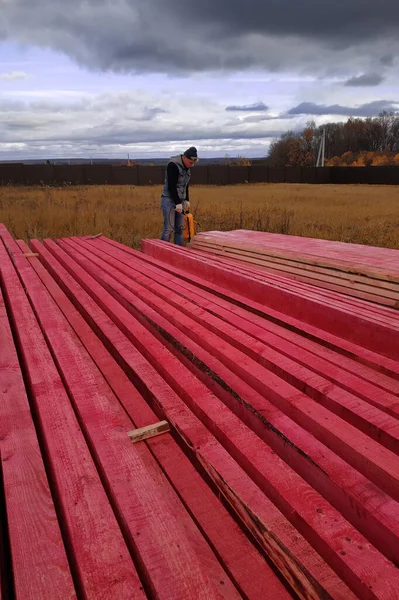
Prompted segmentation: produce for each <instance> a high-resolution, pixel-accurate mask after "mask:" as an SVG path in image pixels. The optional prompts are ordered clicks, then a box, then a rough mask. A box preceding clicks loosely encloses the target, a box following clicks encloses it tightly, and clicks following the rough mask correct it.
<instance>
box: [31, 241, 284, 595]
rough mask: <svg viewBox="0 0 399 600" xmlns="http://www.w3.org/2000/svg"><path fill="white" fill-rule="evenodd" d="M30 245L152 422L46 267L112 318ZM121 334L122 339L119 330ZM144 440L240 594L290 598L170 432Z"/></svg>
mask: <svg viewBox="0 0 399 600" xmlns="http://www.w3.org/2000/svg"><path fill="white" fill-rule="evenodd" d="M31 244H32V246H33V247H35V249H37V250H38V252H39V253H40V256H41V262H42V263H43V264H44V265H45V266H46V267H47V269H48V270H46V269H45V268H44V267H43V266H42V264H40V263H38V262H37V261H36V262H35V263H34V265H33V267H34V268H35V270H36V272H37V273H38V274H39V276H40V278H41V280H42V281H43V283H44V284H45V285H46V288H47V289H48V290H49V292H50V293H51V295H52V297H53V298H54V300H55V301H56V302H57V305H58V306H59V307H60V309H61V310H62V311H63V314H64V315H65V317H66V318H67V319H68V322H69V323H70V325H71V326H72V327H73V328H74V330H75V332H76V333H77V334H78V335H79V338H80V340H81V341H82V343H83V344H84V345H85V347H86V349H87V350H88V352H89V353H90V355H91V356H92V358H93V360H95V362H96V364H97V365H98V367H99V368H100V370H101V372H102V374H103V375H104V377H105V378H106V380H107V381H108V383H109V385H110V386H111V388H112V390H113V391H114V393H115V395H116V396H117V398H118V400H119V402H120V403H121V405H122V406H123V408H124V410H126V412H127V414H128V415H129V416H130V418H131V419H132V421H133V423H134V424H135V426H136V427H142V426H145V425H147V424H149V423H153V422H154V421H156V415H155V414H154V412H153V411H152V410H151V408H150V407H149V405H148V404H147V402H146V401H145V399H144V398H143V396H142V395H141V394H140V393H139V392H138V391H137V390H136V388H135V387H134V386H133V384H132V383H131V381H130V380H129V379H128V377H127V375H126V374H125V372H124V371H123V370H122V368H121V367H120V366H119V365H118V364H117V363H116V362H115V360H114V359H113V358H112V356H111V355H110V354H109V352H108V350H107V349H106V348H105V346H104V345H103V344H102V342H101V341H100V340H99V338H98V337H97V336H96V335H95V333H94V332H93V331H92V329H91V328H90V326H89V325H88V324H87V323H86V321H85V320H84V319H83V317H82V316H81V315H80V313H79V312H78V310H77V309H76V308H75V307H74V306H73V305H72V303H71V302H70V301H69V300H68V298H67V297H66V295H65V294H64V293H63V292H62V291H61V289H60V287H59V286H58V285H57V283H56V282H55V281H54V279H53V278H52V277H51V275H50V273H49V271H50V272H51V273H52V275H53V276H54V278H56V279H57V281H59V283H60V285H62V287H63V288H64V289H65V290H68V291H69V292H70V293H71V294H73V296H76V297H77V298H82V299H84V300H86V303H88V305H89V306H90V317H91V319H92V321H93V322H97V321H101V323H102V324H103V326H104V325H105V324H106V323H108V324H109V326H110V327H111V328H114V326H113V324H112V321H111V320H110V319H109V318H108V317H107V316H106V315H105V314H104V313H103V312H102V311H101V309H99V307H98V306H97V305H96V304H95V303H94V302H90V298H89V296H88V295H87V293H86V292H85V291H84V290H83V289H82V288H81V287H80V286H79V285H78V283H77V282H76V281H75V280H74V279H73V278H72V277H71V276H70V275H69V273H68V272H67V271H66V270H65V269H64V268H63V267H62V266H61V265H60V263H58V261H56V259H55V258H54V257H53V256H52V255H51V254H50V253H49V252H48V250H46V249H45V248H44V246H43V245H42V244H40V243H39V242H37V241H33V242H31ZM120 335H121V337H123V335H122V334H120ZM147 444H148V446H149V447H150V449H151V452H152V453H153V454H154V456H155V457H156V459H157V460H158V462H159V464H160V466H161V467H162V469H163V470H164V472H165V474H166V475H167V477H168V479H169V481H170V482H171V483H172V484H173V486H174V488H175V490H176V491H177V493H178V494H179V496H180V498H181V499H182V501H183V502H184V503H185V506H186V507H187V509H188V510H189V512H190V514H191V515H192V516H193V518H194V519H195V521H196V523H198V525H199V527H200V528H201V530H202V532H203V534H204V535H205V536H206V539H207V540H208V542H209V544H210V545H211V546H212V548H214V549H215V552H216V553H217V555H218V557H219V559H220V561H221V563H222V565H224V568H225V570H226V571H227V573H228V574H229V576H230V578H231V579H232V580H233V581H234V582H235V585H236V587H237V589H238V590H239V591H240V593H241V594H242V595H243V597H246V598H249V599H252V600H258V598H259V597H267V596H268V595H270V596H271V597H272V598H273V599H276V600H287V599H288V597H291V595H290V594H289V593H288V591H286V589H285V588H284V587H283V585H282V583H281V582H280V580H279V579H278V578H277V576H276V574H275V573H274V571H273V570H272V569H271V568H270V567H269V565H268V564H267V562H266V561H265V560H264V558H263V557H262V556H261V554H260V553H259V552H258V551H257V550H256V549H255V547H254V546H253V545H252V544H251V543H250V541H249V540H248V538H247V537H246V536H245V535H244V533H243V532H242V531H241V530H240V528H239V527H238V525H237V524H236V522H235V520H234V519H233V518H232V517H231V516H230V515H229V513H228V512H227V510H226V509H225V508H224V507H223V505H222V503H221V502H220V500H219V498H217V497H216V495H215V494H214V493H213V492H212V491H211V489H210V488H209V487H208V485H207V484H206V483H205V481H204V480H203V479H202V477H201V476H200V475H199V473H198V472H197V471H196V470H195V468H194V466H193V465H192V464H191V462H190V461H189V460H188V458H187V457H186V456H185V454H184V453H183V452H182V450H180V448H179V446H178V445H177V443H176V442H175V441H174V439H173V438H172V436H166V437H165V436H161V437H157V438H151V439H149V440H148V442H147Z"/></svg>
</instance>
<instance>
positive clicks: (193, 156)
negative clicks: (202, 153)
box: [183, 146, 199, 168]
mask: <svg viewBox="0 0 399 600" xmlns="http://www.w3.org/2000/svg"><path fill="white" fill-rule="evenodd" d="M198 161H199V158H198V154H197V148H194V146H191V148H188V149H187V150H186V151H185V153H184V154H183V162H184V164H185V166H186V167H187V168H190V167H192V166H194V165H195V163H197V162H198Z"/></svg>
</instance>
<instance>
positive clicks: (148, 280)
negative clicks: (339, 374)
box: [79, 242, 399, 454]
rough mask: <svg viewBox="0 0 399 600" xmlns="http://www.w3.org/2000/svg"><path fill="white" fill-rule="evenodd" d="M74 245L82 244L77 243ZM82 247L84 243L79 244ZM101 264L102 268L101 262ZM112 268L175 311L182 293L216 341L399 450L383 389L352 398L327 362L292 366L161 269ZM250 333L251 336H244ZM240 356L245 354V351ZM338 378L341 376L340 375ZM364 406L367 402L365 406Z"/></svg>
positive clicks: (397, 414) (397, 409) (263, 339)
mask: <svg viewBox="0 0 399 600" xmlns="http://www.w3.org/2000/svg"><path fill="white" fill-rule="evenodd" d="M79 243H80V244H82V242H79ZM86 246H87V244H85V245H84V246H82V247H86ZM106 249H107V246H106V245H105V244H103V243H100V244H96V250H95V253H97V252H99V251H100V252H99V257H100V258H101V259H103V260H107V255H106V254H104V250H106ZM116 252H117V251H115V252H114V253H113V254H112V255H111V256H110V257H109V258H108V262H109V264H110V265H111V266H112V261H113V260H115V256H118V258H119V259H120V260H121V261H123V256H121V255H120V254H116ZM92 259H93V262H94V263H96V264H99V263H98V262H97V261H96V260H95V257H94V256H93V257H92ZM125 262H126V264H127V265H128V267H133V266H132V265H131V264H129V261H128V260H126V261H125ZM130 262H131V261H130ZM102 266H103V268H105V267H104V265H102ZM118 269H119V270H120V271H121V272H122V273H125V274H126V275H129V276H130V278H131V279H133V280H134V281H132V282H131V283H130V282H128V283H127V284H126V285H127V286H128V287H129V288H130V289H135V291H136V292H137V289H136V287H135V282H139V283H141V284H142V285H146V286H147V287H148V288H149V289H151V290H153V291H156V293H157V294H158V296H159V297H161V298H163V299H164V300H166V301H168V302H170V303H171V304H172V305H173V306H175V307H176V308H177V309H178V310H181V299H182V297H183V298H185V307H187V310H188V311H189V313H190V314H189V315H188V316H195V315H198V318H197V322H199V323H202V325H203V326H205V327H206V328H207V329H208V330H209V331H210V332H213V333H217V334H218V335H220V336H221V337H222V339H224V340H227V341H228V342H230V343H232V344H233V345H234V346H235V347H236V348H238V349H239V350H240V351H241V352H244V353H245V354H247V355H248V356H250V357H251V358H252V359H254V360H256V361H257V362H258V363H259V364H262V365H263V366H266V368H268V369H269V370H270V371H271V372H273V373H275V374H277V375H279V376H280V377H282V378H283V379H284V380H285V381H287V382H289V383H290V384H291V385H294V386H295V387H296V388H297V389H299V390H300V391H305V392H306V393H307V395H308V396H309V397H311V398H312V399H313V400H315V401H316V402H318V403H321V404H322V405H323V406H325V407H326V408H328V409H329V410H331V411H332V412H334V413H335V414H337V415H338V416H340V417H342V418H344V419H345V420H347V421H348V422H349V423H350V424H352V425H354V426H355V427H357V428H358V429H359V430H361V431H363V432H364V433H366V435H369V436H370V437H371V438H372V439H374V440H376V441H377V442H379V443H380V444H382V445H384V446H385V447H386V448H388V449H390V450H391V451H392V452H395V453H396V454H399V420H398V418H399V406H398V400H397V396H394V395H388V394H386V393H385V392H383V393H379V392H380V390H379V389H378V388H376V389H375V390H374V393H375V395H376V397H373V396H372V395H371V393H370V396H368V397H367V399H366V400H364V399H360V398H357V397H356V396H355V395H354V393H353V392H354V389H353V390H349V391H348V390H346V389H342V388H341V387H337V386H336V385H335V383H332V382H331V378H330V379H326V378H325V376H327V375H328V371H329V368H330V367H329V364H328V363H326V364H324V363H322V367H324V372H323V371H322V372H321V373H320V367H319V372H315V371H314V370H313V371H311V370H310V368H309V367H310V366H311V365H312V362H311V361H312V355H308V356H305V358H304V357H303V356H302V357H301V358H302V360H301V363H300V364H298V362H297V356H296V355H297V352H296V351H295V347H294V346H292V347H291V349H292V350H293V352H292V354H291V353H290V352H289V351H287V349H286V348H285V352H284V353H282V352H281V351H280V350H282V349H283V348H279V349H278V351H276V350H275V349H274V348H270V346H269V343H270V340H269V338H270V334H269V333H267V334H264V335H262V333H261V332H259V327H258V326H256V327H251V325H250V324H249V323H248V321H244V323H242V322H241V321H240V319H239V318H238V317H236V316H231V315H230V314H229V313H228V312H226V311H225V310H224V309H220V308H218V307H217V306H215V305H214V303H212V306H211V308H210V313H211V314H210V313H209V314H206V313H204V311H203V310H202V309H203V308H204V309H206V308H207V307H209V302H210V301H211V299H209V297H208V299H207V300H204V301H201V298H200V297H199V296H198V290H194V291H192V292H190V291H189V290H186V287H185V286H184V284H182V283H181V282H178V281H176V280H175V279H174V278H173V279H171V278H170V276H169V277H167V278H166V277H165V276H164V275H163V273H162V272H161V271H157V272H154V271H152V272H148V267H147V266H143V267H142V268H140V264H137V261H136V264H135V265H134V270H133V268H130V269H129V268H124V267H123V265H118ZM106 272H107V273H109V274H112V275H113V276H115V275H116V272H115V269H107V270H106ZM160 283H161V284H162V286H165V287H166V288H168V290H169V292H167V291H166V290H165V289H164V288H162V287H161V286H160V285H158V284H160ZM176 289H179V294H176V293H175V290H176ZM137 293H138V292H137ZM192 303H194V304H192ZM199 307H200V308H199ZM215 317H220V318H215ZM186 318H187V317H186V315H182V319H186ZM221 319H223V320H221ZM227 323H228V324H227ZM240 325H241V327H240ZM193 326H194V325H193V324H192V323H190V324H189V325H187V327H193ZM202 331H203V334H205V333H206V330H202ZM250 333H251V334H253V335H252V336H250V335H249V334H250ZM209 335H212V333H210V334H209ZM205 337H206V335H205ZM215 343H216V342H215ZM301 354H302V353H301ZM242 358H245V355H243V356H242ZM239 362H240V361H239ZM313 362H316V366H318V365H319V363H320V362H321V361H320V360H318V359H316V361H313ZM335 371H336V370H335ZM344 379H346V378H345V377H344ZM357 385H358V380H355V381H354V382H353V386H354V388H355V386H357ZM368 387H369V386H367V388H368ZM381 392H382V390H381ZM370 404H372V405H373V406H370ZM381 409H385V411H386V412H387V413H388V414H385V412H383V411H382V410H381Z"/></svg>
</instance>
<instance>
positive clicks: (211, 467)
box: [45, 241, 375, 598]
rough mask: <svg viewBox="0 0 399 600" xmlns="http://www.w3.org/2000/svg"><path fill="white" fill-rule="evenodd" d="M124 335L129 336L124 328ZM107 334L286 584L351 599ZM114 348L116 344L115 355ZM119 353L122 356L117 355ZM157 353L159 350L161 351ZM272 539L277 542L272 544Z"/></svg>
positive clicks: (134, 354) (87, 282)
mask: <svg viewBox="0 0 399 600" xmlns="http://www.w3.org/2000/svg"><path fill="white" fill-rule="evenodd" d="M45 245H46V246H47V247H48V248H49V249H50V250H51V251H52V252H53V253H54V255H56V256H57V257H58V258H59V260H60V261H61V263H62V264H63V265H64V266H66V267H67V268H68V270H69V271H70V272H72V273H73V274H74V276H75V278H76V279H77V280H78V281H79V283H80V284H81V285H83V287H84V288H85V289H86V290H87V291H88V292H89V293H90V294H91V295H92V296H93V297H95V298H96V301H97V302H99V303H100V305H101V307H102V308H103V309H104V310H105V311H106V312H107V314H109V316H111V317H112V318H115V315H114V314H113V313H112V311H111V307H112V306H113V305H114V304H115V301H114V300H113V299H112V297H110V296H109V295H108V294H106V292H105V291H104V290H102V288H101V286H99V285H98V284H96V283H95V282H94V281H93V280H92V278H91V277H90V275H89V274H88V273H87V271H85V270H84V269H81V268H80V267H79V266H77V265H76V264H75V263H74V262H73V261H72V260H71V259H70V258H68V257H67V256H65V255H64V253H63V252H62V251H60V250H59V249H57V248H56V247H55V245H54V244H53V243H52V242H51V241H45ZM93 288H95V290H96V293H95V292H94V291H93ZM79 308H80V310H81V311H82V313H83V314H84V316H85V317H86V318H89V314H86V307H85V306H84V305H82V304H80V303H79ZM115 308H117V307H115ZM117 310H118V314H119V313H120V314H119V316H122V314H123V317H124V318H125V317H126V319H127V322H128V323H129V322H130V321H132V317H131V316H130V315H129V313H127V314H125V313H126V311H123V309H122V307H119V308H118V309H117ZM134 328H135V331H136V334H137V335H139V336H140V337H141V335H142V334H145V330H143V329H144V328H143V327H142V326H140V325H139V323H137V322H135V321H134ZM101 329H102V328H101ZM129 334H131V332H130V331H129ZM103 335H105V334H103ZM146 335H147V334H145V337H146ZM107 336H110V337H109V338H108V337H107V338H104V341H105V340H106V339H109V344H110V346H112V351H113V352H114V353H115V355H116V356H118V359H119V360H120V361H122V362H123V367H124V369H125V370H127V371H128V372H129V376H130V377H132V378H133V379H134V381H135V382H136V383H137V384H138V385H141V388H143V390H144V391H146V394H147V396H148V399H150V400H152V401H153V402H154V403H155V406H156V407H157V410H158V411H162V413H163V414H165V415H166V416H167V418H168V420H169V421H170V422H171V423H172V425H173V426H174V428H175V429H176V432H177V433H178V434H179V436H180V437H181V440H182V442H184V443H185V444H187V445H188V448H189V449H190V450H191V451H192V452H194V453H195V456H196V458H197V459H198V460H199V461H200V463H201V464H202V465H203V467H204V468H205V469H206V471H207V472H208V474H209V475H210V476H211V477H212V478H213V479H214V480H215V482H216V483H217V485H218V487H219V489H220V491H221V493H222V494H223V495H224V496H225V497H226V499H227V500H228V501H229V503H230V504H231V506H232V508H233V509H234V510H235V511H236V512H237V514H238V515H239V516H240V518H241V519H242V520H243V522H244V524H245V525H246V526H247V527H248V528H249V529H250V531H251V532H252V533H253V535H255V537H256V538H257V539H258V541H259V542H260V543H261V544H262V546H263V548H264V549H265V550H266V552H267V553H268V554H270V556H271V558H272V560H273V562H275V564H276V565H277V566H278V568H279V570H281V571H282V572H283V573H284V575H285V577H287V579H288V580H289V581H290V582H293V581H294V580H293V577H294V578H295V581H296V584H295V589H297V590H298V579H297V578H299V580H300V581H301V585H304V586H305V588H306V589H307V590H308V592H307V593H308V596H306V594H305V595H303V594H302V593H301V597H312V598H319V597H320V593H319V591H317V590H319V587H318V586H320V585H321V586H322V587H323V588H324V589H326V588H327V589H328V590H330V595H331V596H332V597H334V598H341V597H345V598H347V597H351V593H350V592H349V590H348V589H347V588H346V587H345V586H344V587H342V585H343V584H342V582H340V581H339V579H337V578H336V576H334V574H333V573H332V571H331V570H329V568H328V567H327V565H326V564H325V563H324V562H323V561H322V560H321V558H320V557H318V556H317V554H315V553H314V551H313V550H312V549H311V548H310V546H308V545H307V544H306V542H305V541H304V540H303V539H302V538H301V536H300V535H299V533H298V532H297V531H296V530H295V529H293V528H292V526H291V525H290V524H289V523H288V521H286V520H285V519H284V518H283V517H282V515H281V514H280V513H279V511H277V509H276V508H275V507H274V506H273V504H272V503H271V502H270V501H269V500H268V499H267V498H266V496H264V494H263V493H262V492H261V491H260V490H259V488H258V487H257V486H256V485H255V484H254V483H253V482H252V481H251V479H249V478H248V476H247V475H246V474H245V473H244V472H243V471H242V470H241V469H240V468H239V467H238V465H237V464H236V463H235V461H233V460H232V459H231V457H229V455H228V454H227V453H226V451H225V450H224V449H223V447H222V446H221V445H220V444H219V443H217V442H216V440H215V438H214V437H213V436H212V435H211V434H210V433H209V432H208V431H207V429H206V428H205V427H204V426H203V425H202V424H201V422H200V421H199V420H198V418H196V417H195V416H194V415H193V413H192V412H191V411H190V410H189V408H188V407H187V406H186V405H185V404H184V402H183V401H182V400H181V399H180V398H179V396H178V395H177V394H176V393H175V392H174V391H173V390H172V389H171V388H170V387H169V385H168V384H167V383H166V382H165V381H164V380H163V379H162V378H161V377H160V376H159V374H158V373H157V371H156V369H154V367H153V366H152V364H151V363H150V362H148V361H147V360H146V359H145V358H144V357H143V356H142V354H141V353H139V352H138V351H137V349H136V348H135V347H134V346H133V345H131V346H130V347H126V344H122V347H121V342H120V340H119V339H118V334H117V332H116V331H115V327H113V328H112V329H111V330H110V331H107ZM115 336H116V337H115ZM152 342H156V340H155V339H154V340H152ZM116 348H118V352H117V353H116ZM119 352H121V353H122V355H123V356H124V358H123V359H122V356H121V355H120V354H119ZM162 353H164V349H163V350H162ZM164 354H165V356H167V355H168V353H167V352H165V353H164ZM169 358H170V359H171V358H173V357H169ZM125 359H126V362H125ZM179 365H180V363H179ZM180 368H181V367H180V366H179V369H180ZM189 381H191V382H192V383H193V384H195V385H198V384H197V382H196V381H195V380H194V379H193V378H192V376H191V375H189V380H187V381H186V384H187V386H190V384H189ZM181 394H182V395H183V396H184V390H181ZM200 400H201V402H202V401H203V400H204V399H203V398H201V399H200ZM192 408H195V410H196V412H198V411H200V414H201V416H202V417H203V418H204V419H205V420H206V422H207V425H208V426H210V427H211V428H212V430H214V429H215V427H214V425H213V423H212V416H211V417H207V416H206V412H203V411H202V409H201V408H200V407H199V406H198V405H196V406H195V405H193V406H192ZM260 523H263V527H261V528H260V527H259V525H260ZM272 532H273V534H272ZM277 540H280V541H279V542H277ZM276 543H277V545H276ZM346 543H347V542H345V544H346ZM299 549H300V550H299ZM298 552H299V555H300V557H301V558H300V561H298V558H295V557H298ZM340 561H341V559H340ZM310 573H313V578H310V579H309V575H310ZM320 591H321V590H320ZM315 594H316V595H315ZM347 594H349V596H347ZM366 596H370V597H374V596H375V594H374V592H369V591H367V594H366Z"/></svg>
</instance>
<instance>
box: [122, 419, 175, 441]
mask: <svg viewBox="0 0 399 600" xmlns="http://www.w3.org/2000/svg"><path fill="white" fill-rule="evenodd" d="M168 431H170V426H169V423H168V422H167V421H160V422H159V423H153V424H152V425H146V426H145V427H140V428H139V429H133V430H132V431H128V432H127V435H128V436H129V438H130V440H131V441H132V442H133V444H137V442H142V441H143V440H148V438H152V437H155V436H157V435H161V434H162V433H167V432H168Z"/></svg>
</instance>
